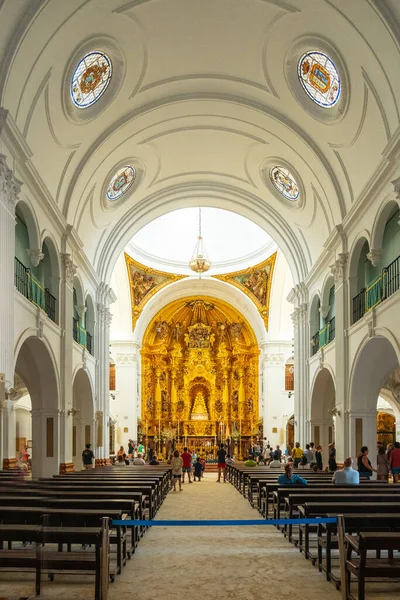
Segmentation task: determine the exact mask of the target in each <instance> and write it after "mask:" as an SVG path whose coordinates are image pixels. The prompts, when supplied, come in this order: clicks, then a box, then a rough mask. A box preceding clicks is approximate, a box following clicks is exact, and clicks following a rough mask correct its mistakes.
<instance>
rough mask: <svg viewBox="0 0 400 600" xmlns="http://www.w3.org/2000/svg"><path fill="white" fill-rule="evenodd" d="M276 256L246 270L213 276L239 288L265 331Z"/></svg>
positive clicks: (273, 255)
mask: <svg viewBox="0 0 400 600" xmlns="http://www.w3.org/2000/svg"><path fill="white" fill-rule="evenodd" d="M276 255H277V253H276V252H275V253H274V254H272V255H271V256H270V257H269V258H267V260H264V261H263V262H262V263H259V264H258V265H255V266H254V267H250V268H248V269H242V270H241V271H235V272H234V273H226V275H213V277H215V279H220V280H221V281H225V282H226V283H230V284H231V285H234V286H235V287H237V288H239V290H242V292H244V293H245V294H246V296H248V297H249V298H250V300H252V302H254V304H255V305H256V307H257V310H258V312H259V313H260V316H261V318H262V320H263V321H264V323H265V329H267V330H268V317H269V301H270V296H271V284H272V275H273V272H274V266H275V261H276Z"/></svg>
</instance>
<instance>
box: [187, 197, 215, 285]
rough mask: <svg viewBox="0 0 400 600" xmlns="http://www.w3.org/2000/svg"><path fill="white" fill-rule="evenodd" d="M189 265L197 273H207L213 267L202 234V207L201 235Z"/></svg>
mask: <svg viewBox="0 0 400 600" xmlns="http://www.w3.org/2000/svg"><path fill="white" fill-rule="evenodd" d="M189 267H190V268H191V269H192V271H194V272H195V273H200V274H201V273H205V272H206V271H208V269H209V268H210V267H211V262H210V260H209V258H208V255H207V251H206V249H205V246H204V242H203V238H202V235H201V208H199V235H198V237H197V244H196V246H195V249H194V252H193V255H192V258H191V259H190V262H189Z"/></svg>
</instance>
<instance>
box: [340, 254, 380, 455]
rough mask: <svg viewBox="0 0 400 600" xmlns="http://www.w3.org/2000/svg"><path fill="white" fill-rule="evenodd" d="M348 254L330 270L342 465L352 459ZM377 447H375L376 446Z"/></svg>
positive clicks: (342, 255) (341, 256)
mask: <svg viewBox="0 0 400 600" xmlns="http://www.w3.org/2000/svg"><path fill="white" fill-rule="evenodd" d="M347 259H348V254H347V253H341V254H339V256H338V259H337V260H336V261H335V263H334V264H333V265H332V266H331V272H332V274H333V276H334V278H335V377H336V381H335V386H336V398H335V404H336V408H337V410H338V413H340V414H338V415H337V416H336V418H335V444H336V460H337V461H338V462H342V461H343V460H344V459H345V458H347V456H348V455H349V450H350V441H349V428H348V419H347V418H346V413H347V411H348V409H349V399H348V380H349V379H348V378H349V372H348V370H349V354H348V338H347V328H348V326H349V324H350V319H349V314H348V310H349V305H348V301H347V299H348V290H349V282H348V280H347V278H346V276H345V275H346V269H347ZM375 445H376V444H375Z"/></svg>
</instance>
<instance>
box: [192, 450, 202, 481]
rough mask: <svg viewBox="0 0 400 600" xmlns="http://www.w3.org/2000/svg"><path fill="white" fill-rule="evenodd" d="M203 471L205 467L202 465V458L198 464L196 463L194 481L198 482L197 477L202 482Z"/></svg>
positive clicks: (198, 458) (197, 461) (198, 460)
mask: <svg viewBox="0 0 400 600" xmlns="http://www.w3.org/2000/svg"><path fill="white" fill-rule="evenodd" d="M202 471H203V465H202V464H201V459H200V456H198V457H197V460H196V462H195V463H194V473H193V481H196V477H197V478H198V480H199V481H200V480H201V473H202Z"/></svg>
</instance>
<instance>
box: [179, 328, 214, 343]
mask: <svg viewBox="0 0 400 600" xmlns="http://www.w3.org/2000/svg"><path fill="white" fill-rule="evenodd" d="M188 329H189V333H185V342H186V344H187V345H188V346H189V348H209V347H210V346H211V345H212V344H213V343H214V340H215V334H214V333H211V327H210V326H208V325H203V323H196V325H192V326H191V327H189V328H188Z"/></svg>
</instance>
